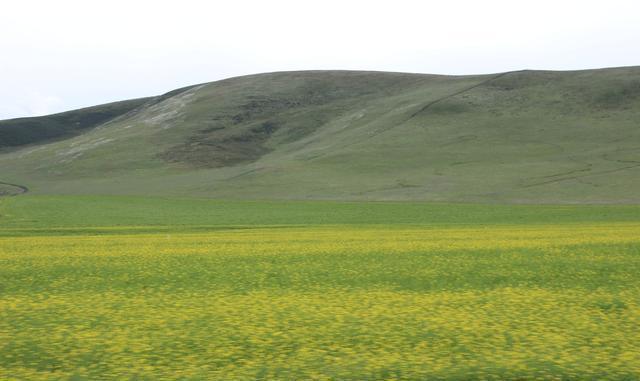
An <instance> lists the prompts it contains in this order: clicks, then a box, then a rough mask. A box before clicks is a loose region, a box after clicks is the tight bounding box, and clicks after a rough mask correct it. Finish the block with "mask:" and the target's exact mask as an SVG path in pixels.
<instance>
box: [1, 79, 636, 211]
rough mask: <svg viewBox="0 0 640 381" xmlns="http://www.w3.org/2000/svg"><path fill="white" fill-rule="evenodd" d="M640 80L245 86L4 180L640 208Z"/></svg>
mask: <svg viewBox="0 0 640 381" xmlns="http://www.w3.org/2000/svg"><path fill="white" fill-rule="evenodd" d="M639 83H640V69H639V68H638V67H630V68H613V69H603V70H587V71H575V72H548V71H520V72H512V73H506V74H501V75H483V76H433V75H423V74H402V73H381V72H341V71H310V72H285V73H270V74H260V75H252V76H246V77H239V78H232V79H228V80H224V81H218V82H214V83H209V84H204V85H201V86H196V87H191V88H187V89H182V90H181V91H178V92H173V93H169V94H167V95H166V96H164V97H161V98H157V99H155V101H154V102H150V103H148V104H146V105H144V106H143V107H140V108H138V109H137V110H135V111H134V112H131V113H128V114H126V115H124V116H122V117H120V118H116V119H115V120H113V121H111V122H109V123H107V124H104V125H101V126H97V127H95V126H94V127H95V128H88V129H84V130H82V131H83V132H84V133H82V134H81V135H79V136H75V137H73V138H69V139H66V140H61V141H56V142H52V143H47V144H39V145H32V146H29V147H24V148H21V149H17V150H14V151H12V152H5V153H4V154H0V181H3V182H9V183H13V184H21V185H25V186H27V187H29V188H30V190H31V192H32V193H34V194H80V195H82V194H85V195H87V194H93V195H99V194H112V195H154V196H180V197H194V196H195V197H208V198H217V199H229V198H233V199H284V200H290V199H301V200H304V199H324V200H327V199H330V200H361V201H369V200H377V201H380V200H405V201H411V200H413V201H437V202H476V203H498V204H499V203H524V204H537V203H540V204H557V203H587V204H594V203H622V204H628V203H638V202H640V198H638V197H640V196H638V194H637V192H630V191H629V190H630V189H637V188H639V187H640V156H639V154H640V151H639V150H638V147H637V146H636V142H637V141H638V139H639V138H640V136H639V135H638V134H639V133H640V132H638V131H639V130H638V128H637V120H638V115H639V113H640V92H639V91H638V88H640V87H639V86H638V84H639ZM78 112H79V113H82V110H80V111H78ZM38 120H39V121H40V122H42V123H44V124H47V123H48V122H47V120H48V119H38ZM3 129H4V128H2V126H0V132H1V131H2V130H3ZM20 131H22V132H25V133H26V132H28V131H30V128H23V129H21V130H20ZM34 131H35V130H34ZM0 145H1V142H0Z"/></svg>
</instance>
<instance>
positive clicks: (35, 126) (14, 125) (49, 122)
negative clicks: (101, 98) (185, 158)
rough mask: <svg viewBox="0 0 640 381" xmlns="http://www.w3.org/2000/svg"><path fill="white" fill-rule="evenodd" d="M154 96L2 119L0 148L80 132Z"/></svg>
mask: <svg viewBox="0 0 640 381" xmlns="http://www.w3.org/2000/svg"><path fill="white" fill-rule="evenodd" d="M150 99H151V98H141V99H133V100H129V101H122V102H115V103H109V104H105V105H101V106H95V107H88V108H83V109H80V110H75V111H68V112H63V113H59V114H53V115H48V116H43V117H33V118H17V119H9V120H2V121H0V149H1V148H6V147H19V146H24V145H28V144H36V143H42V142H46V141H50V140H53V139H64V138H69V137H72V136H76V135H79V134H81V133H83V132H84V131H85V130H88V129H90V128H93V127H97V126H99V125H101V124H103V123H105V122H107V121H109V120H112V119H114V118H117V117H118V116H121V115H123V114H126V113H127V112H129V111H131V110H133V109H135V108H136V107H139V106H141V105H143V104H144V103H146V102H148V101H149V100H150Z"/></svg>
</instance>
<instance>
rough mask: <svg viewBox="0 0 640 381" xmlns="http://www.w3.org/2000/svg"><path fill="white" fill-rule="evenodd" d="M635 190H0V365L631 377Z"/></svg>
mask: <svg viewBox="0 0 640 381" xmlns="http://www.w3.org/2000/svg"><path fill="white" fill-rule="evenodd" d="M639 212H640V207H639V206H624V205H619V206H566V205H565V206H539V205H531V206H528V205H516V206H508V205H502V206H492V205H472V204H428V203H414V202H378V203H358V202H329V201H326V202H312V201H300V202H296V201H288V202H287V201H252V202H248V201H213V200H197V199H172V198H142V197H117V196H109V197H99V196H84V197H73V196H20V197H7V198H1V199H0V379H3V380H5V379H7V380H11V379H16V380H25V379H28V380H37V379H47V380H49V379H62V380H67V379H75V380H83V379H86V380H95V379H105V378H110V379H137V380H161V379H183V380H205V379H239V380H244V379H246V380H253V379H350V380H363V379H372V380H373V379H376V380H377V379H405V380H425V379H442V380H469V379H487V380H533V379H544V380H547V379H548V380H559V379H561V380H585V379H587V380H603V379H606V380H635V379H638V378H640V350H639V349H638V346H637V344H636V343H637V342H640V330H639V329H638V327H639V326H640V275H639V274H640V213H639Z"/></svg>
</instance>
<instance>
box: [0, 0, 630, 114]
mask: <svg viewBox="0 0 640 381" xmlns="http://www.w3.org/2000/svg"><path fill="white" fill-rule="evenodd" d="M633 65H640V2H638V1H637V0H635V1H627V0H607V1H588V0H582V1H574V0H566V1H564V0H553V1H547V0H538V1H518V0H511V1H497V0H483V1H477V0H476V1H462V0H457V1H456V0H440V1H426V0H423V1H411V0H393V1H376V0H368V1H349V0H341V1H334V0H322V1H315V0H308V1H300V0H298V1H289V0H282V1H280V0H269V1H264V0H263V1H251V0H233V1H226V0H221V1H214V0H210V1H197V0H180V1H162V0H153V1H147V0H127V1H121V0H108V1H102V0H91V1H87V0H83V1H76V0H56V1H51V0H47V1H37V0H20V1H17V0H2V1H0V119H8V118H15V117H26V116H37V115H45V114H50V113H55V112H60V111H65V110H71V109H76V108H80V107H86V106H92V105H96V104H101V103H107V102H112V101H117V100H124V99H131V98H137V97H144V96H151V95H158V94H162V93H165V92H167V91H170V90H173V89H176V88H179V87H183V86H187V85H191V84H197V83H203V82H210V81H215V80H219V79H224V78H228V77H233V76H239V75H245V74H254V73H261V72H270V71H283V70H312V69H314V70H315V69H348V70H381V71H399V72H416V73H436V74H478V73H497V72H503V71H509V70H520V69H545V70H576V69H589V68H602V67H615V66H633Z"/></svg>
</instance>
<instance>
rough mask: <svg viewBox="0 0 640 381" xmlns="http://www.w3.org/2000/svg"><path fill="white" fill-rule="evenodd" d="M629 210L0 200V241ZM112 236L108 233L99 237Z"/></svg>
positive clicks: (511, 221) (528, 218)
mask: <svg viewBox="0 0 640 381" xmlns="http://www.w3.org/2000/svg"><path fill="white" fill-rule="evenodd" d="M639 216H640V206H635V205H555V206H554V205H547V206H542V205H480V204H446V203H442V204H437V203H435V204H434V203H420V202H337V201H243V200H238V201H221V200H208V199H187V198H166V197H165V198H162V197H136V196H33V195H26V196H20V197H11V198H0V234H2V235H7V234H34V233H37V232H40V233H41V234H52V233H53V232H54V231H56V232H59V233H64V232H67V234H72V233H76V234H77V233H79V232H83V231H86V232H87V233H91V232H94V233H95V232H99V231H100V228H115V227H118V228H119V229H118V231H121V232H123V233H124V232H136V231H137V232H145V231H148V230H149V229H166V230H174V229H182V230H203V229H205V230H206V229H207V228H216V227H217V228H223V227H256V226H258V227H263V226H282V225H299V226H307V225H309V226H312V225H342V224H347V225H387V226H393V225H429V226H449V225H454V226H482V225H505V224H507V225H523V226H527V225H536V224H538V225H539V224H550V223H560V224H580V223H586V224H589V223H616V222H637V221H638V220H639V219H640V217H639ZM106 231H107V232H114V230H113V229H111V230H109V229H107V230H106Z"/></svg>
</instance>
